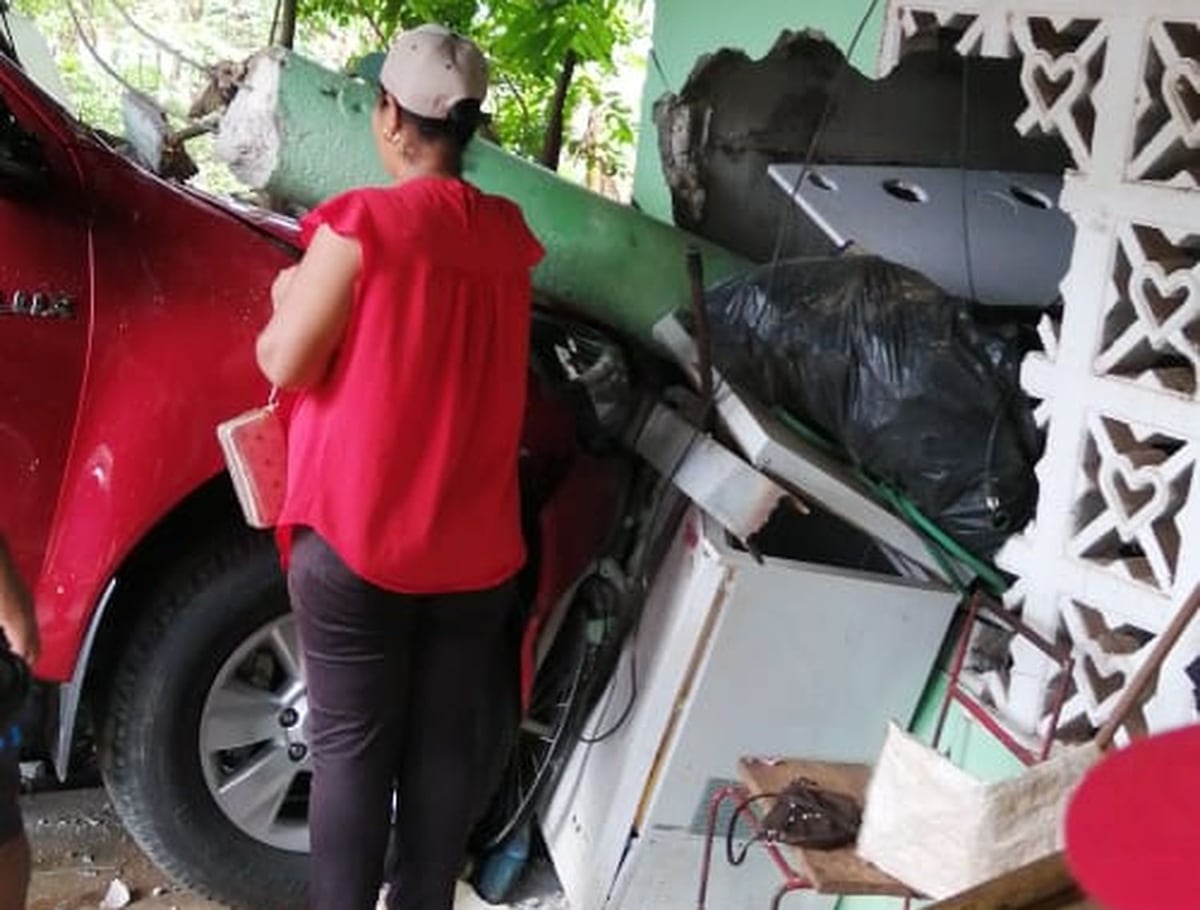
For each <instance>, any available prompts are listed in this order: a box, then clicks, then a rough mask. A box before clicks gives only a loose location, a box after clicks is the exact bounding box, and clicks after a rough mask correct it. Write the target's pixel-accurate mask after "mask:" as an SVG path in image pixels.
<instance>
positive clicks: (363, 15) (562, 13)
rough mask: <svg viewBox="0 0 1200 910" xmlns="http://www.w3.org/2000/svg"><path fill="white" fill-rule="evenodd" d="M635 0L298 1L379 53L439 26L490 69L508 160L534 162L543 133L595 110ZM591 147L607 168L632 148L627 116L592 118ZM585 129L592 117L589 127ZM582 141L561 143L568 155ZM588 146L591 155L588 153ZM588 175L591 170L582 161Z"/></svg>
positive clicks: (607, 111) (614, 111)
mask: <svg viewBox="0 0 1200 910" xmlns="http://www.w3.org/2000/svg"><path fill="white" fill-rule="evenodd" d="M641 8H642V4H641V2H640V0H301V2H300V14H301V16H302V17H310V18H312V17H325V18H326V19H327V20H329V21H331V22H334V23H339V24H342V25H346V24H349V23H352V22H355V21H358V22H366V23H367V24H368V25H369V26H370V30H371V32H372V33H373V34H374V35H375V37H376V39H377V40H378V42H379V47H380V48H382V46H383V45H384V44H385V43H386V42H387V41H388V40H389V39H390V38H391V36H392V35H394V34H395V33H396V32H397V31H399V30H401V29H405V28H411V27H412V26H414V25H418V24H420V23H422V22H441V23H443V24H445V25H448V26H450V27H451V28H454V29H456V30H458V31H460V32H462V33H463V34H467V35H470V36H471V37H472V38H473V39H474V40H475V41H477V42H478V43H479V44H480V46H481V47H483V49H484V51H485V52H486V53H487V54H488V57H489V59H490V60H491V62H492V84H493V88H492V94H491V104H490V106H491V108H492V111H493V129H494V130H495V132H496V134H497V135H498V137H499V139H500V140H501V141H502V142H503V143H504V144H506V145H507V146H509V147H510V148H512V149H513V150H514V151H517V152H519V153H520V154H524V155H526V156H528V157H531V158H537V157H540V156H541V154H542V152H543V150H544V149H545V148H546V147H547V146H548V145H549V144H551V143H552V142H553V141H554V139H553V137H552V136H548V135H546V126H547V124H553V123H557V122H561V123H564V124H571V123H572V121H573V120H574V119H575V114H576V112H577V111H579V110H580V105H581V104H585V103H586V104H589V105H591V106H592V107H595V106H596V105H597V104H599V99H600V96H599V95H598V93H597V90H596V85H597V84H598V83H597V76H598V75H602V74H611V73H614V72H615V69H616V68H615V65H614V62H613V56H614V52H615V51H616V50H617V49H618V48H619V47H621V46H624V45H626V44H628V43H629V42H630V41H631V40H632V38H633V37H634V34H635V22H636V21H637V18H638V15H639V14H640V12H641ZM568 53H574V55H575V58H576V61H577V66H576V67H575V69H574V73H575V75H574V77H573V80H572V85H571V90H570V91H568V92H567V94H566V96H565V98H564V106H563V109H562V110H561V111H559V112H558V113H559V114H560V116H559V117H557V118H556V117H555V116H554V115H555V110H554V98H555V86H556V83H557V81H558V79H559V78H560V76H561V74H562V71H563V65H564V61H565V60H566V59H567V55H568ZM599 116H600V120H599V121H598V125H597V126H596V128H595V129H593V128H592V127H591V126H590V125H589V128H588V132H589V134H590V135H592V136H593V138H595V137H596V136H597V135H600V134H602V135H604V136H607V137H608V139H607V140H605V141H606V142H608V144H610V145H611V146H612V148H611V149H609V152H611V154H608V155H607V158H608V159H613V160H615V159H616V158H619V157H621V152H622V149H625V150H627V149H628V148H631V147H632V145H633V127H632V115H631V114H630V112H629V109H628V107H626V106H625V105H623V104H608V103H607V102H606V104H605V108H604V111H603V112H602V113H600V114H599ZM591 119H592V120H594V119H595V118H594V117H593V118H591ZM581 141H583V140H579V139H574V138H573V139H570V140H568V141H567V143H566V147H567V148H568V150H569V151H571V152H572V154H574V153H575V152H574V150H575V149H577V148H580V147H581V146H580V142H581ZM589 147H590V146H589ZM586 163H587V166H588V168H589V170H590V169H591V167H592V162H591V160H590V157H589V161H588V162H586Z"/></svg>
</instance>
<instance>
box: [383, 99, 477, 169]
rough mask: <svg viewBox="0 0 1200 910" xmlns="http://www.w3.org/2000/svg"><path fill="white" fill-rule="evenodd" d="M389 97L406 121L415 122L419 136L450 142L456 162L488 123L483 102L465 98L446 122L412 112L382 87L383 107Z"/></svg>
mask: <svg viewBox="0 0 1200 910" xmlns="http://www.w3.org/2000/svg"><path fill="white" fill-rule="evenodd" d="M388 98H391V99H392V103H393V104H394V105H396V109H397V110H398V111H399V112H400V117H401V119H403V120H408V121H411V123H412V124H413V125H414V126H415V127H416V128H417V134H418V135H419V136H420V137H421V138H422V139H424V140H426V141H427V142H446V143H448V144H449V146H450V151H451V152H452V154H453V155H454V157H455V159H460V158H461V157H462V153H463V149H465V148H466V147H467V143H468V142H470V141H471V138H472V137H473V136H474V135H475V131H476V130H478V129H479V127H480V125H481V124H483V122H484V121H485V120H486V118H487V115H486V114H484V113H483V111H482V110H481V109H480V106H479V102H478V101H476V100H475V99H474V98H464V99H462V100H461V101H457V102H455V104H454V106H453V107H451V108H450V112H449V115H448V116H447V117H446V118H445V119H444V120H439V119H438V118H436V117H424V116H422V115H421V114H415V113H413V112H412V111H410V110H408V109H407V108H406V107H404V106H403V105H401V104H400V102H399V101H397V100H396V98H395V96H394V95H392V94H391V93H390V92H388V90H387V89H385V88H384V87H383V86H380V87H379V103H380V105H382V104H383V103H384V101H385V100H386V99H388Z"/></svg>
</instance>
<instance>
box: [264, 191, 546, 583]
mask: <svg viewBox="0 0 1200 910" xmlns="http://www.w3.org/2000/svg"><path fill="white" fill-rule="evenodd" d="M302 225H303V239H304V241H305V242H306V243H307V242H308V241H309V240H310V239H311V237H312V235H313V233H314V232H315V231H316V230H317V228H318V227H319V226H320V225H328V226H329V227H330V228H332V229H333V230H334V231H335V232H336V233H338V234H339V235H341V236H344V237H348V238H351V239H354V240H357V241H358V243H359V246H360V248H361V250H362V261H363V267H362V271H361V273H360V276H359V280H358V282H357V284H356V286H355V294H354V309H353V312H352V315H351V317H350V323H349V325H348V327H347V329H346V334H345V336H344V338H343V341H342V345H341V347H340V349H339V350H338V352H337V353H336V354H335V356H334V360H333V363H332V365H331V367H330V371H329V374H328V376H327V377H326V378H325V379H324V380H323V381H322V382H321V383H320V384H319V385H317V386H315V387H313V388H311V389H309V390H306V391H305V392H304V393H303V394H301V395H300V397H299V399H298V401H297V403H296V407H295V411H294V412H293V414H292V418H291V422H290V426H289V431H288V437H289V440H288V492H287V498H286V501H285V503H284V507H283V515H282V517H281V519H280V524H281V525H284V526H286V525H308V526H310V527H312V528H315V529H316V530H317V531H319V532H320V534H321V536H322V537H324V538H325V539H326V540H327V541H328V542H329V543H330V545H331V546H332V547H333V548H334V549H335V550H336V551H337V552H338V554H339V555H340V556H341V557H342V559H343V560H345V562H346V564H347V565H348V566H350V568H351V569H353V570H354V571H355V572H356V573H357V574H358V575H360V576H362V577H363V578H366V579H367V580H368V581H371V582H373V583H374V584H376V585H379V586H380V587H382V588H387V589H390V590H393V591H401V592H404V593H409V594H432V593H443V592H452V591H470V590H480V589H483V588H488V587H491V586H493V585H496V584H499V583H501V582H502V581H504V580H505V579H506V578H509V577H511V576H512V575H513V574H514V573H515V572H516V571H517V570H518V569H519V568H520V567H521V565H522V564H523V563H524V561H525V548H524V543H523V540H522V536H521V504H520V491H519V489H518V484H517V453H518V448H519V442H520V436H521V427H522V423H523V417H524V408H525V381H526V373H527V371H528V369H529V331H530V326H529V320H530V312H531V295H532V285H531V281H530V274H529V273H530V269H532V267H533V266H534V265H536V264H537V262H538V261H539V260H540V259H541V257H542V248H541V246H540V244H538V242H537V241H536V240H535V239H534V237H533V235H532V234H531V233H530V232H529V229H528V228H527V227H526V226H525V222H524V219H523V218H522V217H521V213H520V210H519V209H518V208H517V207H516V206H515V205H514V204H513V203H512V202H509V201H508V200H506V199H502V198H500V197H497V196H489V195H486V194H484V193H482V192H480V191H479V190H478V189H476V188H475V187H473V186H471V185H470V184H467V183H464V182H462V181H459V180H453V179H448V178H441V177H423V178H418V179H415V180H411V181H409V182H407V183H404V184H402V185H400V186H393V187H386V188H381V187H369V188H365V189H360V190H352V191H350V192H349V193H345V194H343V195H341V196H338V197H335V198H334V199H331V200H329V201H328V202H326V203H324V204H322V205H321V206H319V207H318V208H317V209H315V210H314V211H312V212H311V213H309V214H308V215H307V216H306V217H305V219H304V221H303V222H302Z"/></svg>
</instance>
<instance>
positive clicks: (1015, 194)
mask: <svg viewBox="0 0 1200 910" xmlns="http://www.w3.org/2000/svg"><path fill="white" fill-rule="evenodd" d="M800 172H801V165H799V164H776V165H772V166H771V167H770V169H769V173H770V175H771V177H772V178H773V179H774V180H775V182H776V183H777V184H778V185H779V186H780V187H782V188H783V190H784V192H786V193H788V194H789V195H792V198H794V199H795V200H796V202H797V204H798V205H799V206H800V207H801V209H803V211H804V212H805V214H807V215H808V217H809V218H811V219H812V221H813V222H814V223H815V224H816V225H817V226H818V227H820V228H821V230H822V231H824V232H825V234H827V235H828V236H829V238H830V239H831V240H832V241H833V242H834V243H835V244H837V245H839V246H842V245H844V244H845V243H846V242H848V241H853V242H854V243H855V244H856V245H858V246H860V247H862V248H863V249H865V250H867V251H869V252H871V253H876V254H878V255H880V256H882V257H884V258H885V259H890V260H892V261H893V262H898V263H900V264H902V265H906V266H908V267H910V268H913V269H916V270H917V271H919V272H922V273H923V274H925V275H926V276H927V277H929V278H930V279H931V280H932V281H934V282H936V283H937V284H938V285H940V286H941V287H942V288H943V289H945V290H946V291H948V292H950V293H951V294H956V295H959V296H962V297H970V296H972V286H973V287H974V297H975V299H977V300H979V301H982V302H984V303H994V304H1007V305H1032V306H1044V305H1046V304H1048V303H1050V302H1052V301H1053V300H1054V299H1055V298H1056V297H1057V295H1058V284H1059V282H1060V281H1061V280H1062V277H1063V274H1064V273H1065V272H1066V270H1067V266H1068V265H1069V264H1070V260H1071V245H1072V242H1073V240H1074V236H1075V228H1074V225H1073V224H1072V222H1071V219H1070V218H1068V217H1067V215H1066V213H1065V212H1063V211H1062V210H1061V209H1060V208H1059V207H1058V198H1059V194H1060V193H1061V191H1062V178H1061V177H1060V176H1056V175H1052V174H1034V173H1003V172H998V171H970V170H969V171H966V172H965V175H964V172H963V171H960V170H959V169H957V168H930V167H883V166H878V165H825V164H822V165H819V166H817V167H815V168H814V169H813V171H812V172H811V173H810V174H809V175H808V177H806V178H805V180H804V181H803V183H802V184H801V185H800V186H799V187H797V185H796V181H797V179H798V177H799V175H800ZM964 176H965V187H964ZM964 189H965V193H966V209H967V210H966V219H967V222H966V223H967V225H968V228H969V232H970V272H968V269H967V255H966V251H967V247H966V244H965V243H964V240H963V234H964V227H963V226H964V221H963V194H964ZM793 193H794V195H793Z"/></svg>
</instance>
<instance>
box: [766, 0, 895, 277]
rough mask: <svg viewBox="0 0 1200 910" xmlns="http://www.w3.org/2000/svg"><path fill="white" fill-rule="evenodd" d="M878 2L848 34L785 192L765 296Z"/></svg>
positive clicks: (873, 4) (869, 6)
mask: <svg viewBox="0 0 1200 910" xmlns="http://www.w3.org/2000/svg"><path fill="white" fill-rule="evenodd" d="M878 6H879V0H871V2H870V3H868V4H867V8H866V10H865V11H864V12H863V14H862V18H860V19H859V20H858V26H857V27H856V28H855V29H854V34H853V35H852V36H851V38H850V43H849V44H848V45H847V46H846V53H845V56H843V57H842V64H841V66H839V67H838V70H837V72H836V73H834V76H833V79H832V80H830V85H829V91H828V93H827V94H826V96H825V105H824V107H823V108H822V109H821V116H820V117H819V118H818V119H817V125H816V127H815V128H814V129H813V133H812V136H811V137H810V138H809V142H808V148H807V149H805V152H804V162H803V164H802V165H801V167H800V170H799V172H798V173H797V174H796V179H795V180H794V181H793V182H792V188H791V191H790V192H789V193H788V204H787V205H785V206H784V207H783V212H782V213H781V215H780V218H779V227H778V228H777V229H776V232H775V249H774V250H773V252H772V253H771V267H772V268H771V272H770V275H769V276H768V279H767V280H768V285H767V292H768V299H769V298H770V291H771V290H772V286H771V284H770V283H769V282H770V281H771V279H772V278H773V277H774V274H775V270H774V267H775V266H776V265H778V264H779V260H780V258H781V257H782V255H783V245H784V238H785V237H786V236H787V233H788V230H789V229H790V227H791V223H792V218H793V217H795V209H796V208H797V206H796V203H795V198H796V193H798V192H799V191H800V187H801V185H802V184H803V183H804V181H805V179H806V178H807V177H808V175H809V174H810V173H811V172H812V165H813V161H814V159H815V158H816V155H817V149H818V148H819V147H820V143H821V140H822V139H823V138H824V136H825V130H826V129H827V128H828V126H829V121H830V118H831V117H832V115H833V107H834V103H835V101H836V100H837V95H838V93H839V92H840V90H841V87H842V80H843V79H845V77H846V73H847V72H848V71H849V70H850V67H851V66H852V64H851V63H850V58H851V57H853V56H854V52H855V50H857V49H858V42H859V41H861V40H862V36H863V32H865V31H866V28H867V25H868V24H869V23H870V21H871V18H872V17H873V16H874V15H875V10H876V9H877V8H878Z"/></svg>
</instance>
